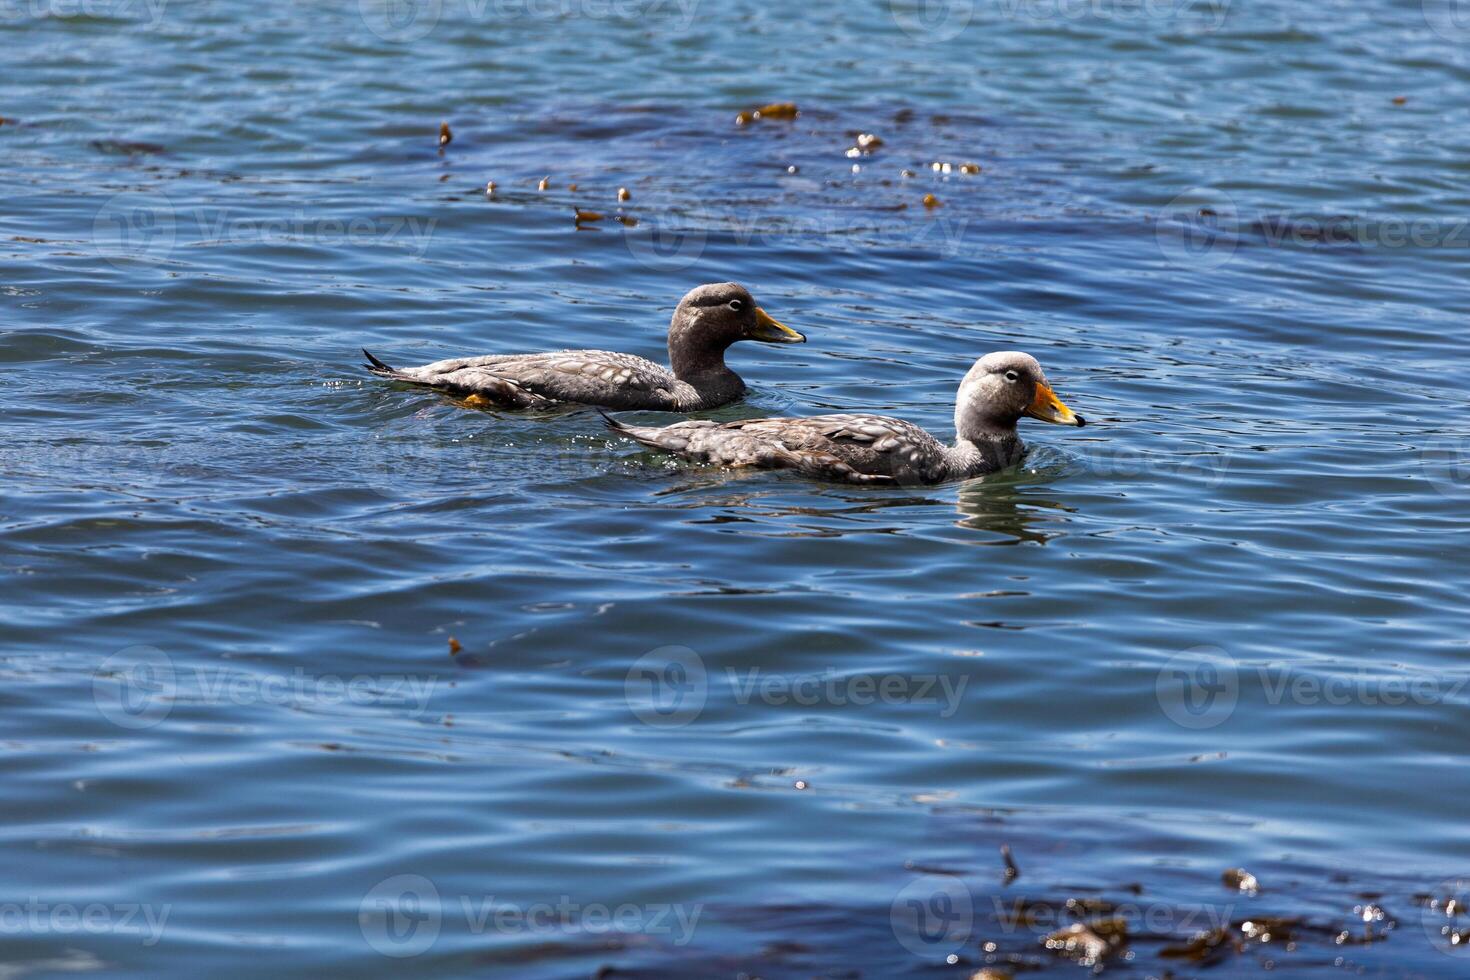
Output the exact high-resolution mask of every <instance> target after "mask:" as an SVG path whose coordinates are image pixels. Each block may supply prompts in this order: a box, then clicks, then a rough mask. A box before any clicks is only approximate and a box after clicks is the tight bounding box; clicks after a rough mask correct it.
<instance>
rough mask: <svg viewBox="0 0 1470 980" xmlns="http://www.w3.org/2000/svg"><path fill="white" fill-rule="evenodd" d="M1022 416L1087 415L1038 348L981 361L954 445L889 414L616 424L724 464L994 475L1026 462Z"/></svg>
mask: <svg viewBox="0 0 1470 980" xmlns="http://www.w3.org/2000/svg"><path fill="white" fill-rule="evenodd" d="M1022 417H1030V418H1034V419H1040V420H1042V421H1043V422H1054V423H1056V424H1058V425H1077V426H1081V425H1085V424H1086V421H1085V420H1084V419H1083V418H1082V416H1080V415H1076V414H1074V413H1073V412H1072V410H1071V409H1070V408H1068V407H1067V406H1066V405H1063V404H1062V402H1061V400H1060V399H1058V398H1057V396H1056V393H1055V392H1053V391H1052V390H1051V385H1049V384H1047V381H1046V375H1045V374H1044V373H1043V372H1042V370H1041V365H1040V364H1038V363H1037V362H1036V358H1034V357H1032V356H1031V355H1030V354H1023V353H1021V352H1020V351H997V352H995V353H993V354H986V355H985V356H984V357H982V358H980V360H978V361H976V362H975V366H974V367H972V368H970V371H969V373H968V374H966V375H965V379H964V380H963V381H962V382H960V390H959V394H958V395H957V396H956V398H955V410H954V422H955V435H956V439H955V444H954V445H953V446H946V445H945V444H944V443H942V442H940V441H939V440H938V439H936V438H935V437H934V436H932V435H930V434H929V433H928V432H926V431H924V430H923V429H921V428H919V427H918V426H917V425H914V424H912V423H910V422H905V421H903V420H902V419H895V418H889V417H887V416H885V415H817V416H813V417H811V418H804V419H791V418H766V419H745V420H743V421H739V422H724V423H719V422H704V421H699V422H694V421H691V422H676V423H674V424H673V425H668V426H662V427H659V426H640V425H625V424H624V423H622V422H619V421H617V420H615V419H612V418H609V419H608V420H607V422H608V425H609V426H610V427H611V428H612V429H614V430H615V431H617V432H620V433H622V434H623V435H626V436H628V437H629V438H631V439H636V440H637V441H638V442H641V443H643V444H644V445H645V446H650V447H652V448H654V449H664V450H667V451H669V452H672V453H677V454H678V455H680V456H685V457H687V458H689V459H695V460H699V461H700V462H706V463H718V464H721V465H724V466H751V467H759V468H763V469H793V470H799V471H800V472H802V473H805V474H807V475H808V476H814V477H818V478H821V479H825V480H839V481H843V482H848V483H879V484H894V483H897V484H910V485H912V484H925V483H941V482H943V481H945V480H959V479H964V478H965V477H971V476H980V475H981V474H985V473H993V472H995V471H996V470H999V469H1003V468H1005V467H1006V466H1009V465H1011V464H1013V463H1016V462H1018V461H1019V460H1020V458H1021V455H1022V453H1023V452H1024V451H1025V446H1024V445H1023V444H1022V442H1021V439H1020V437H1019V436H1018V435H1017V434H1016V423H1017V422H1018V421H1020V420H1021V418H1022Z"/></svg>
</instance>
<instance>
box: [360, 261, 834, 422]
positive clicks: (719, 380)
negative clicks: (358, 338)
mask: <svg viewBox="0 0 1470 980" xmlns="http://www.w3.org/2000/svg"><path fill="white" fill-rule="evenodd" d="M741 340H759V341H761V342H763V343H767V344H799V343H802V342H803V341H805V340H806V338H805V337H803V336H802V335H801V334H799V333H797V332H796V331H795V330H792V329H791V328H790V327H787V326H784V325H782V324H780V323H777V322H776V321H775V320H773V319H771V317H770V316H769V315H768V314H767V313H766V311H765V310H763V309H761V308H760V307H759V306H756V305H755V300H754V299H752V298H751V295H750V293H749V292H747V291H746V289H745V287H744V286H742V285H740V284H739V283H734V282H720V283H711V284H709V285H707V286H699V287H696V288H695V289H691V290H690V291H689V292H688V293H687V294H686V295H685V296H684V298H683V299H682V300H680V301H679V306H678V309H676V310H674V317H673V320H672V321H671V322H670V323H669V363H670V365H672V367H673V370H672V371H671V370H669V368H666V367H663V366H662V365H659V364H655V363H653V362H652V361H650V360H648V359H646V358H642V357H637V356H635V355H633V354H618V353H614V352H612V351H604V350H559V351H547V352H546V353H543V354H487V355H484V356H482V357H455V358H450V359H449V360H445V361H435V362H434V363H433V364H425V365H423V366H422V367H410V368H394V367H390V366H389V365H387V364H384V363H383V362H382V361H380V360H378V359H377V358H376V357H374V356H373V355H371V354H369V353H368V352H367V351H363V352H362V353H363V356H364V357H366V358H367V359H368V364H367V365H366V367H367V369H368V370H369V371H371V372H372V373H373V374H376V375H377V376H378V377H380V378H388V379H390V380H393V381H407V382H409V383H411V384H418V385H424V386H426V387H429V388H434V389H437V390H439V391H445V392H449V393H451V394H455V395H459V396H462V397H465V398H466V400H467V401H468V402H470V403H471V404H475V405H494V406H497V407H500V408H549V407H551V406H553V405H555V404H557V403H558V402H574V403H579V404H582V405H605V406H607V407H608V408H621V409H654V410H657V411H664V412H694V411H698V410H700V409H704V408H714V407H716V406H718V405H724V404H725V403H726V402H732V401H734V400H735V399H737V398H739V397H740V396H741V395H743V394H744V393H745V382H743V381H741V380H740V376H739V375H738V374H736V373H735V372H734V371H731V370H730V369H729V368H728V367H727V366H726V365H725V349H726V348H727V347H729V346H730V345H731V344H733V343H736V342H738V341H741Z"/></svg>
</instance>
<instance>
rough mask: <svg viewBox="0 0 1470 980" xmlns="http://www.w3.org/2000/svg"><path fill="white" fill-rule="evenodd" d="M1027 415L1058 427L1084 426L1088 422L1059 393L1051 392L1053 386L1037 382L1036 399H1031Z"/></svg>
mask: <svg viewBox="0 0 1470 980" xmlns="http://www.w3.org/2000/svg"><path fill="white" fill-rule="evenodd" d="M1026 414H1027V415H1029V416H1030V417H1031V418H1033V419H1041V421H1043V422H1051V423H1054V424H1056V425H1075V426H1079V427H1080V426H1084V425H1086V424H1087V420H1086V419H1085V418H1083V417H1082V416H1080V415H1078V414H1077V413H1076V412H1074V411H1072V410H1071V409H1070V408H1068V407H1067V406H1066V405H1063V404H1062V400H1061V399H1060V398H1058V397H1057V393H1056V392H1054V391H1052V390H1051V386H1050V385H1048V384H1047V383H1046V382H1045V381H1038V382H1036V397H1034V398H1032V399H1031V404H1030V405H1029V406H1027V408H1026Z"/></svg>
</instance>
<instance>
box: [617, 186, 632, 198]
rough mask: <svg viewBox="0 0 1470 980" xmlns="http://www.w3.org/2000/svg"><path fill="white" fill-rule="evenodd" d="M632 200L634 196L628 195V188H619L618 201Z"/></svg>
mask: <svg viewBox="0 0 1470 980" xmlns="http://www.w3.org/2000/svg"><path fill="white" fill-rule="evenodd" d="M632 199H633V195H632V194H629V193H628V188H626V187H619V188H618V200H619V201H631V200H632Z"/></svg>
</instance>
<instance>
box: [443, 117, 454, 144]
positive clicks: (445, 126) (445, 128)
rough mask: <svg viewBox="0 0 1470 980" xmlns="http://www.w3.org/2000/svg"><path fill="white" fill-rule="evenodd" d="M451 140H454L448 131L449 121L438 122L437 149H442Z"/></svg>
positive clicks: (451, 141)
mask: <svg viewBox="0 0 1470 980" xmlns="http://www.w3.org/2000/svg"><path fill="white" fill-rule="evenodd" d="M453 142H454V134H453V133H451V132H450V131H449V123H447V122H442V123H440V124H439V149H441V150H442V149H444V148H445V147H446V146H448V145H449V144H450V143H453Z"/></svg>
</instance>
